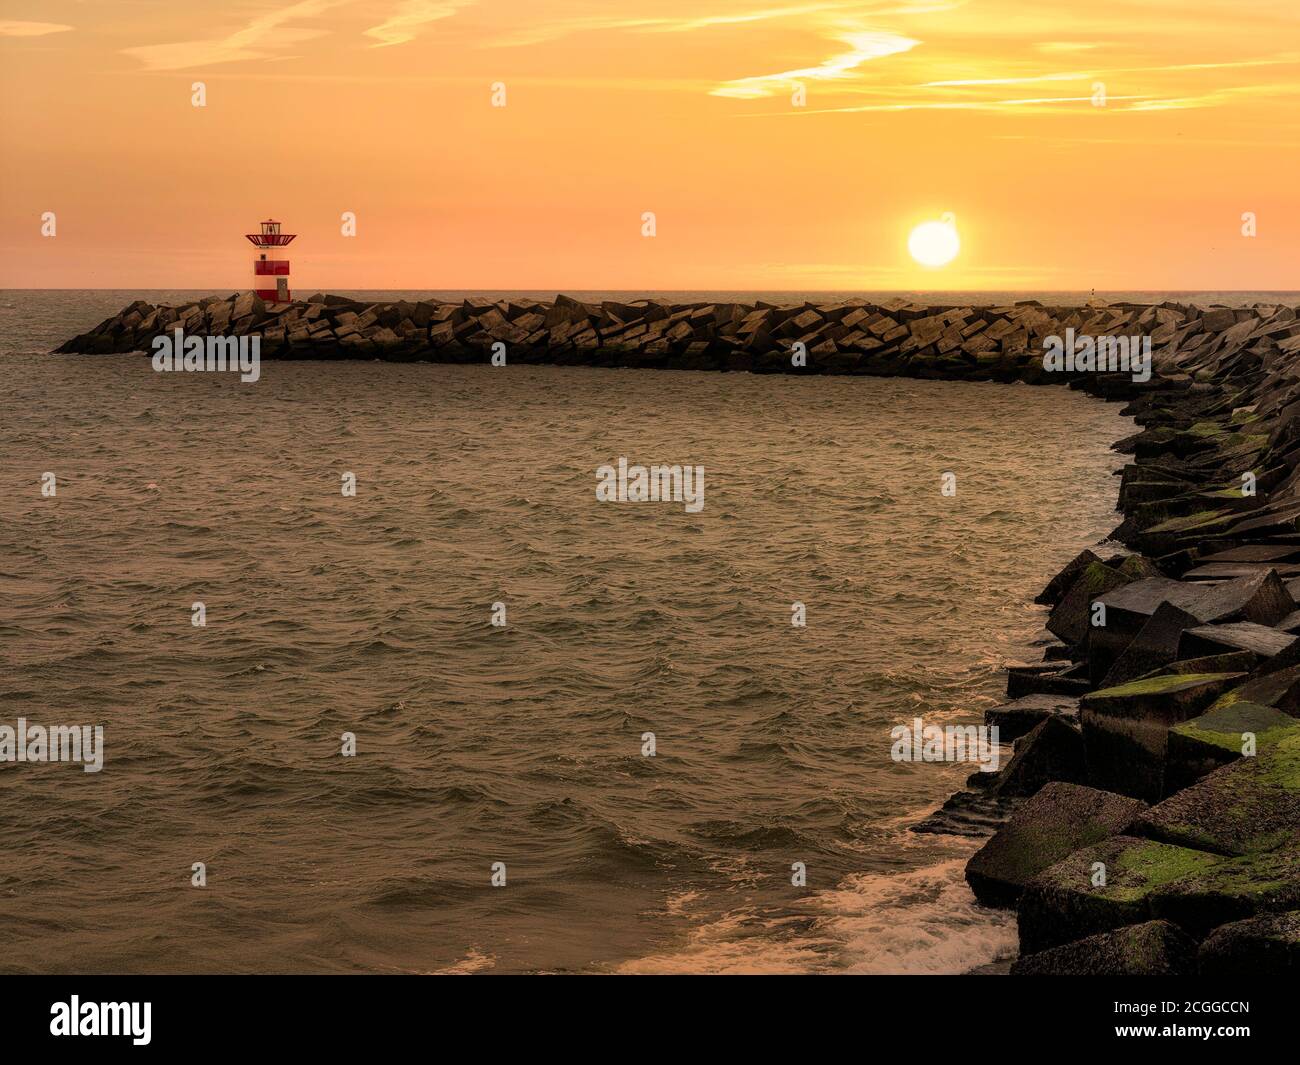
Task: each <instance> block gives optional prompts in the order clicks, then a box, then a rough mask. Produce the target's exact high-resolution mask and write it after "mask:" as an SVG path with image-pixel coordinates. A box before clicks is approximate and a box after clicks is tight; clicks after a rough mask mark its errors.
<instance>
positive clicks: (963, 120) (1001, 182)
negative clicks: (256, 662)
mask: <svg viewBox="0 0 1300 1065" xmlns="http://www.w3.org/2000/svg"><path fill="white" fill-rule="evenodd" d="M195 82H203V83H204V86H205V92H206V106H203V107H196V106H193V103H192V99H193V89H192V86H193V84H194V83H195ZM494 83H500V84H501V85H503V86H504V93H505V106H503V107H501V106H493V86H494ZM800 95H802V99H800V98H799V97H800ZM499 99H500V96H499V94H498V100H499ZM1099 102H1100V103H1101V104H1102V105H1101V106H1099ZM0 167H2V168H3V170H2V172H0V252H2V255H0V287H34V288H40V287H62V288H80V287H96V288H135V287H176V288H200V289H213V290H221V291H232V290H234V289H236V288H248V287H250V283H249V275H250V262H251V259H252V248H251V246H250V245H249V244H248V243H247V241H245V240H244V239H243V234H244V233H246V232H250V231H252V230H253V229H255V228H256V223H257V222H258V221H259V220H261V219H263V218H267V217H276V218H279V219H280V220H281V221H282V222H283V223H284V227H285V230H286V231H288V232H296V233H298V234H299V236H298V239H297V241H296V242H295V243H294V244H293V246H292V248H291V249H290V250H291V253H292V254H291V256H290V257H291V259H292V262H293V287H294V289H295V291H297V292H300V293H302V294H306V293H307V292H309V291H315V290H318V289H325V290H329V289H357V288H446V289H544V290H555V291H558V290H575V289H644V290H667V289H714V290H717V289H769V290H771V289H781V290H797V289H836V290H882V289H1035V290H1042V289H1047V290H1086V289H1089V288H1094V287H1095V288H1097V289H1101V290H1115V289H1157V290H1159V289H1164V290H1221V289H1222V290H1227V289H1244V290H1261V289H1273V290H1277V289H1300V255H1298V254H1297V250H1298V249H1300V195H1298V194H1297V189H1298V188H1300V0H966V2H962V0H951V2H946V0H933V2H931V0H915V2H909V0H894V2H891V0H884V2H880V3H850V2H819V0H588V2H580V0H297V2H291V0H240V2H236V3H222V2H219V0H211V2H208V0H202V2H201V0H93V2H92V0H0ZM346 211H351V212H355V215H356V235H355V236H354V237H348V236H344V235H343V234H342V232H341V227H342V221H341V216H342V214H343V212H346ZM647 211H651V212H654V215H655V228H656V235H655V236H653V237H645V236H643V235H642V228H643V227H642V216H643V213H644V212H647ZM45 212H54V215H55V224H56V227H57V228H56V235H55V236H54V237H45V236H42V233H41V229H42V215H43V214H44V213H45ZM945 212H951V213H952V214H953V215H954V216H955V218H956V225H957V228H958V231H959V233H960V236H961V242H962V248H961V254H960V255H959V256H958V258H957V259H956V260H955V261H954V262H952V263H951V264H949V265H948V266H946V267H942V268H938V269H934V268H924V267H921V266H919V265H917V264H916V263H914V262H913V261H912V259H911V257H910V256H909V255H908V251H907V237H908V234H909V232H910V231H911V229H912V228H913V227H914V226H916V225H917V224H918V223H921V222H924V221H928V220H933V219H937V218H939V217H940V216H941V215H942V214H944V213H945ZM1246 212H1252V213H1253V215H1254V217H1255V225H1256V235H1255V236H1254V237H1247V236H1244V235H1243V233H1242V229H1243V222H1242V216H1243V214H1244V213H1246Z"/></svg>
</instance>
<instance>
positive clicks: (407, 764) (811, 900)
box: [0, 290, 1277, 973]
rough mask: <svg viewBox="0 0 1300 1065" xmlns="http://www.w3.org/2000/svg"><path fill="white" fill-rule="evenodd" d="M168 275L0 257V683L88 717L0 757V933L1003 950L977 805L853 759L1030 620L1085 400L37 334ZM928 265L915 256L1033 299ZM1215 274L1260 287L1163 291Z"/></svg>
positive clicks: (628, 961)
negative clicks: (323, 355)
mask: <svg viewBox="0 0 1300 1065" xmlns="http://www.w3.org/2000/svg"><path fill="white" fill-rule="evenodd" d="M205 294H209V293H196V292H152V291H151V292H137V291H117V290H114V291H109V290H92V291H73V290H58V291H5V292H0V725H8V726H10V727H11V728H14V729H17V728H18V722H19V719H20V718H21V719H23V721H24V722H25V723H26V727H28V728H30V727H31V726H32V725H43V726H58V725H69V726H71V725H88V726H100V727H102V730H103V732H102V735H103V749H102V757H103V763H102V769H101V770H100V771H98V772H85V771H84V767H83V766H82V765H79V764H75V763H67V762H0V810H2V811H3V815H2V816H0V924H2V925H3V927H4V928H5V930H6V942H5V949H4V950H3V951H2V952H0V971H5V972H11V973H51V972H55V973H64V972H67V973H71V972H77V973H99V972H103V973H131V972H149V973H191V972H218V973H226V972H236V973H268V972H310V973H336V972H380V973H685V972H690V973H751V972H754V973H757V972H761V973H959V972H966V971H969V970H971V969H973V968H976V967H978V966H981V965H984V964H986V963H989V962H994V961H996V960H998V959H1005V958H1007V957H1009V956H1011V955H1012V954H1013V953H1014V950H1015V941H1016V937H1015V927H1014V917H1013V915H1011V914H1009V913H1008V912H1006V911H995V910H989V909H985V908H983V907H981V906H979V905H977V904H976V903H975V900H974V898H973V897H972V895H971V893H970V891H969V890H968V888H967V887H966V885H965V882H964V879H963V875H962V871H963V866H964V863H965V861H966V859H967V858H968V857H969V855H970V854H971V853H972V852H973V850H974V849H975V848H976V847H977V846H978V845H979V841H973V840H968V839H965V838H962V837H956V836H941V835H922V834H917V833H913V832H911V831H909V827H910V826H911V825H912V824H914V823H916V821H917V820H919V819H920V818H922V817H924V816H925V815H926V814H928V813H929V812H931V811H933V810H934V809H935V808H936V807H937V806H938V805H939V804H941V803H942V802H943V800H944V799H945V798H946V797H947V796H948V795H949V794H950V793H952V792H953V791H954V790H957V789H958V788H959V787H960V786H961V784H962V781H963V779H964V778H965V777H966V776H967V775H968V774H969V773H970V772H971V771H972V770H973V769H974V768H975V766H973V765H970V764H960V763H956V764H955V763H943V762H937V763H935V762H930V763H925V762H915V763H908V762H898V761H895V760H893V758H892V757H891V746H892V741H891V737H890V733H891V729H893V728H894V727H895V726H896V725H900V724H910V723H912V722H913V721H914V720H915V719H917V718H921V719H923V720H924V722H925V723H927V724H940V725H943V724H966V723H971V724H978V723H979V722H980V721H981V720H982V713H983V711H984V709H985V708H986V707H989V706H992V705H995V704H996V703H997V702H999V701H1000V698H1001V696H1002V694H1003V685H1004V683H1005V678H1004V676H1003V675H1002V672H1001V671H1002V669H1003V667H1004V666H1005V665H1007V664H1008V663H1012V662H1021V661H1036V660H1038V658H1039V657H1041V646H1042V644H1043V642H1044V640H1045V639H1046V637H1045V633H1044V631H1043V622H1044V618H1045V614H1044V610H1043V608H1041V607H1036V606H1034V605H1033V603H1032V598H1033V596H1034V595H1035V594H1036V593H1037V592H1038V591H1039V590H1040V589H1041V587H1042V586H1043V584H1044V583H1045V582H1046V581H1047V580H1048V578H1050V577H1051V576H1052V575H1053V573H1055V572H1056V571H1057V570H1058V569H1059V568H1060V567H1061V566H1062V565H1063V564H1064V563H1065V562H1067V561H1068V560H1069V559H1070V558H1071V557H1073V556H1074V555H1075V554H1076V553H1077V552H1078V551H1080V550H1081V549H1083V548H1084V547H1088V546H1091V545H1094V544H1096V543H1098V541H1100V540H1103V539H1104V538H1105V536H1106V535H1107V533H1108V531H1109V530H1110V529H1111V528H1113V526H1114V525H1115V524H1117V523H1118V520H1119V518H1118V515H1117V514H1116V513H1115V512H1114V504H1115V499H1116V489H1117V479H1116V478H1115V477H1114V476H1113V474H1114V473H1115V472H1116V471H1117V469H1118V468H1119V467H1120V465H1121V464H1122V459H1121V458H1120V456H1118V455H1116V454H1115V453H1114V452H1112V451H1111V450H1110V449H1109V445H1110V444H1111V443H1112V442H1113V441H1115V440H1117V439H1118V438H1120V437H1122V436H1124V435H1126V434H1128V433H1129V432H1132V431H1133V430H1132V425H1131V422H1130V421H1129V420H1128V419H1126V418H1124V417H1122V416H1121V414H1120V408H1119V406H1117V405H1113V404H1105V403H1102V402H1099V401H1097V400H1094V399H1090V398H1088V397H1085V396H1084V395H1082V394H1080V393H1076V392H1073V391H1071V390H1069V389H1065V388H1041V387H1030V386H1025V385H1000V384H979V383H964V382H943V381H912V380H899V379H875V378H855V377H797V376H759V375H750V374H738V373H730V374H720V373H696V372H674V371H655V370H634V369H590V368H580V367H554V366H522V365H521V366H507V367H492V366H487V365H483V366H478V365H470V366H451V365H437V364H424V363H411V364H397V363H383V362H367V361H335V362H311V361H306V362H299V361H293V362H276V361H269V360H268V361H265V362H264V363H263V364H262V372H261V377H260V379H259V380H258V381H257V382H255V383H241V382H240V380H239V377H238V375H236V374H219V373H211V374H207V373H189V374H166V373H155V372H154V371H153V370H152V368H151V364H150V360H149V359H148V358H144V357H142V356H139V355H114V356H73V355H51V354H49V352H50V350H51V349H52V348H54V347H55V346H57V345H58V344H60V343H61V342H62V341H64V340H66V339H68V338H69V337H71V336H73V335H75V334H77V333H80V332H84V331H86V330H88V329H90V328H91V327H93V326H94V325H95V324H97V323H98V322H99V321H100V320H102V319H103V318H105V317H107V316H109V315H111V314H113V313H115V312H116V311H117V310H119V309H120V308H121V307H122V306H124V305H125V304H127V303H129V302H130V301H132V300H134V299H146V300H150V301H151V302H170V303H179V302H184V301H186V300H188V299H192V298H196V297H198V296H201V295H205ZM220 294H221V295H225V294H226V293H220ZM573 294H574V295H577V296H579V297H583V298H593V297H595V298H599V297H602V296H603V297H606V298H612V299H629V298H632V295H633V294H628V293H573ZM360 295H362V297H363V298H374V299H381V298H395V297H398V296H403V297H406V298H413V297H421V296H422V297H424V298H457V299H459V298H464V297H469V298H484V297H486V298H494V297H505V298H509V297H514V298H519V297H521V296H526V295H531V294H524V293H409V292H404V293H363V294H360ZM552 295H553V294H552ZM639 295H644V294H639ZM650 295H664V296H665V297H666V298H671V299H676V300H680V301H686V300H689V299H695V298H698V299H719V298H741V299H745V300H750V301H752V300H755V299H766V300H768V301H769V302H791V301H793V302H802V301H803V300H805V299H808V300H812V301H831V300H837V299H846V298H853V297H852V294H846V293H831V294H828V293H799V294H789V293H745V294H734V293H733V294H727V293H699V294H690V293H672V294H650ZM962 295H963V294H937V295H935V296H932V297H924V298H927V299H929V300H930V301H931V302H935V303H947V302H1009V301H1013V300H1014V299H1025V298H1037V299H1039V300H1040V301H1042V302H1045V303H1054V302H1062V297H1061V296H1060V294H1039V295H1036V296H1035V295H1033V294H1029V295H1026V294H1023V293H1021V294H989V293H984V294H969V295H967V297H966V298H965V299H964V300H962V299H960V297H961V296H962ZM1108 295H1109V297H1110V298H1112V299H1118V298H1125V297H1126V296H1129V297H1132V298H1134V299H1140V298H1142V297H1145V298H1147V299H1148V300H1152V299H1154V300H1156V301H1159V300H1161V299H1175V300H1180V301H1183V300H1185V299H1186V297H1184V296H1180V295H1177V294H1163V293H1162V294H1108ZM1074 296H1075V297H1076V299H1077V302H1084V301H1086V300H1087V299H1088V298H1089V294H1086V293H1085V294H1081V295H1080V294H1074ZM1229 296H1231V294H1229ZM861 298H870V297H865V296H864V297H861ZM1256 299H1258V300H1260V301H1263V302H1277V300H1270V297H1269V295H1268V294H1258V295H1257V296H1251V297H1249V298H1247V297H1244V296H1243V295H1242V294H1236V297H1234V298H1224V299H1211V301H1212V302H1242V303H1245V302H1254V301H1255V300H1256ZM620 458H624V459H626V460H627V462H628V463H631V464H638V463H639V464H645V465H650V464H667V465H672V464H681V465H690V466H695V467H702V471H703V478H704V481H703V483H704V497H703V504H704V505H703V506H702V508H700V509H698V510H694V511H691V510H688V509H687V508H686V507H685V506H684V505H682V504H681V503H680V502H672V501H668V502H618V501H605V502H602V501H601V500H599V499H598V498H597V495H596V489H597V485H598V484H599V478H598V476H597V470H598V469H599V468H600V467H602V466H605V465H617V463H618V462H619V460H620ZM946 474H951V475H952V477H951V478H948V477H945V475H946ZM51 475H52V476H51ZM349 478H350V479H351V483H352V484H354V486H355V491H354V493H353V494H348V493H347V491H346V489H347V486H348V484H349ZM944 485H948V486H949V487H950V489H951V490H950V491H948V492H944V491H943V486H944ZM51 486H53V489H54V490H53V492H51V491H50V487H51ZM200 606H201V609H200ZM800 614H801V615H802V620H803V621H804V624H802V625H798V624H794V623H793V622H794V621H795V620H796V617H797V616H798V615H800ZM198 622H202V623H201V624H200V623H198ZM494 622H495V623H494ZM349 748H350V749H351V751H354V752H355V753H351V751H349Z"/></svg>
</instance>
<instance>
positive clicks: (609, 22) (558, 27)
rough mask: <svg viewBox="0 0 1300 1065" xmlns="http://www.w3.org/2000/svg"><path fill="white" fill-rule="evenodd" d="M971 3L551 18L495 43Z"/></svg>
mask: <svg viewBox="0 0 1300 1065" xmlns="http://www.w3.org/2000/svg"><path fill="white" fill-rule="evenodd" d="M964 3H965V0H916V2H914V3H906V2H904V3H884V4H875V5H871V4H863V3H861V2H855V0H840V2H827V0H820V2H810V3H801V4H787V5H784V6H781V7H762V8H756V9H754V10H752V11H737V12H732V13H730V14H726V15H697V16H686V15H682V16H676V17H672V16H649V15H647V16H644V17H628V16H616V15H589V16H584V17H582V18H572V19H556V18H548V19H546V20H545V21H544V22H540V23H538V24H537V25H535V26H520V27H516V28H514V29H511V30H510V31H509V32H507V33H506V34H504V35H503V36H501V37H498V38H496V39H495V40H493V41H491V42H490V43H491V44H493V45H495V46H497V47H502V48H511V47H520V46H523V45H529V44H544V43H546V42H548V41H555V40H559V39H561V38H563V37H570V36H573V35H574V34H578V33H596V32H602V31H604V32H609V31H618V30H623V31H628V32H634V33H690V32H692V31H695V30H708V29H725V28H727V27H734V26H746V25H753V24H757V23H763V22H776V21H782V20H797V21H795V23H794V25H793V26H792V27H791V28H792V29H799V30H808V29H809V28H812V29H814V30H819V29H821V28H823V27H825V26H826V25H828V23H829V21H830V20H831V19H832V18H833V17H834V16H835V15H836V14H837V13H845V14H848V13H852V15H853V16H854V17H855V19H857V20H859V24H860V20H861V19H864V18H868V17H870V18H885V17H890V16H907V15H929V14H933V13H936V12H940V11H953V10H955V9H956V8H959V7H961V6H962V5H963V4H964Z"/></svg>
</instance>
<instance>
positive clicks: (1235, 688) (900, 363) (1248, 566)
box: [59, 293, 1300, 976]
mask: <svg viewBox="0 0 1300 1065" xmlns="http://www.w3.org/2000/svg"><path fill="white" fill-rule="evenodd" d="M1297 310H1298V308H1296V307H1294V306H1284V305H1278V306H1256V307H1252V308H1245V309H1228V308H1211V309H1201V308H1196V307H1191V306H1185V305H1181V304H1177V303H1165V304H1160V305H1157V306H1138V305H1129V304H1123V305H1112V306H1106V307H1078V308H1070V307H1045V306H1042V305H1040V304H1037V303H1032V302H1025V303H1019V304H1015V305H1011V306H1001V307H943V308H935V307H921V306H918V305H914V304H910V303H907V302H905V301H902V300H895V301H887V302H884V303H881V304H864V303H844V304H839V305H835V306H811V305H802V306H796V307H773V306H767V305H764V304H735V303H723V304H689V305H671V304H662V303H655V302H651V301H633V302H629V303H615V302H610V301H606V302H603V303H600V304H586V303H580V302H578V301H576V300H572V299H567V298H565V297H559V298H557V299H556V300H555V301H553V302H549V303H530V302H519V303H497V304H479V303H475V302H473V301H465V302H458V303H427V302H416V303H412V302H392V303H374V304H367V303H356V302H353V301H349V300H344V299H341V298H339V297H332V296H320V297H313V298H312V299H311V300H309V301H307V302H304V303H293V304H287V305H277V306H268V305H266V304H263V303H261V301H259V300H258V299H257V298H256V297H255V296H253V295H252V294H251V293H245V294H243V295H239V296H235V297H232V298H230V299H226V300H222V299H219V298H212V299H207V300H202V301H200V302H198V303H194V304H189V305H186V306H184V307H153V306H151V305H149V304H145V303H134V304H132V305H130V306H129V307H127V308H125V309H124V310H123V311H122V312H121V313H120V314H118V315H115V316H114V317H112V318H110V319H108V320H107V321H105V322H104V323H102V324H101V325H100V326H98V327H96V328H95V329H93V330H91V331H90V332H89V333H87V334H85V335H84V336H81V337H77V338H76V339H74V340H72V341H69V342H68V343H67V344H65V345H63V346H62V347H61V348H60V349H59V350H60V351H61V352H91V353H94V352H129V351H143V352H148V351H149V350H150V346H151V342H152V339H153V338H154V337H155V336H156V335H158V334H161V333H163V332H165V331H169V330H172V329H175V328H177V327H180V328H182V329H183V330H184V331H185V333H187V334H196V335H204V334H208V335H213V334H216V335H224V336H231V335H239V336H244V335H260V336H261V337H262V338H263V339H262V353H263V355H264V356H265V357H271V358H274V357H289V358H336V357H342V358H347V357H364V358H368V359H373V358H393V359H400V360H419V359H425V360H433V361H451V362H485V363H486V362H490V361H491V360H492V358H493V356H494V355H499V354H500V353H501V352H504V353H505V357H506V359H507V360H508V364H510V363H514V362H554V363H562V364H574V365H595V366H644V367H659V368H677V369H694V370H752V371H756V372H782V373H813V374H816V373H841V374H842V373H849V374H883V375H905V376H915V377H936V378H947V379H965V380H998V381H1027V382H1032V383H1051V382H1054V381H1068V382H1069V383H1070V385H1071V386H1072V387H1076V388H1080V389H1084V390H1086V391H1088V392H1090V393H1093V394H1095V395H1098V396H1101V397H1103V398H1107V399H1116V400H1120V401H1123V402H1125V403H1126V407H1125V412H1126V413H1127V414H1129V415H1131V416H1132V417H1133V418H1134V419H1135V421H1136V422H1137V424H1138V426H1139V427H1140V428H1139V431H1138V432H1136V433H1135V434H1133V435H1132V436H1130V437H1128V438H1126V439H1124V440H1121V441H1119V442H1117V443H1116V444H1115V447H1116V449H1117V450H1118V451H1120V452H1121V453H1122V454H1125V455H1127V456H1130V458H1129V461H1128V462H1127V464H1126V465H1125V467H1124V469H1123V471H1122V474H1121V477H1120V483H1119V500H1118V509H1119V510H1120V512H1121V513H1122V515H1123V520H1122V522H1121V523H1120V524H1119V526H1118V528H1116V529H1115V531H1114V532H1113V533H1112V535H1111V540H1110V541H1108V542H1107V543H1106V544H1105V545H1102V546H1098V547H1097V549H1096V550H1095V551H1094V550H1089V551H1084V552H1083V553H1082V554H1080V555H1079V556H1078V557H1076V558H1074V559H1073V560H1071V561H1070V562H1069V563H1068V564H1067V565H1066V566H1065V568H1064V569H1062V570H1061V572H1060V573H1058V574H1057V575H1056V576H1055V577H1053V578H1052V579H1051V581H1050V582H1049V583H1048V584H1047V586H1046V587H1045V588H1044V590H1043V592H1042V594H1041V595H1040V596H1039V597H1038V602H1039V603H1041V604H1042V605H1043V606H1044V607H1045V608H1046V617H1045V624H1046V631H1047V634H1048V635H1047V636H1046V637H1045V639H1044V651H1043V660H1042V661H1041V662H1038V663H1034V664H1030V665H1024V666H1013V667H1010V669H1009V670H1008V673H1007V697H1008V701H1007V702H1006V703H1005V704H1004V705H1001V706H998V707H995V708H992V709H990V710H988V711H987V713H986V721H987V724H989V725H990V726H991V725H997V726H998V728H999V730H1000V734H1001V736H1002V738H1003V739H1004V740H1007V739H1014V740H1015V748H1014V751H1013V753H1012V755H1011V757H1010V758H1009V759H1005V760H1003V762H1002V765H1001V768H1000V769H998V770H997V771H996V772H980V773H976V774H974V775H973V776H972V777H971V778H970V780H969V781H968V782H967V785H966V787H965V788H964V789H963V790H962V791H960V792H958V793H957V794H955V795H954V796H952V798H950V799H949V800H948V801H947V802H946V803H945V804H944V806H943V807H942V808H941V809H940V810H939V811H937V812H936V813H935V814H934V815H933V816H931V817H930V818H928V819H926V820H925V821H924V822H922V823H920V824H918V825H916V826H914V827H915V830H917V831H932V832H944V833H960V834H965V835H970V836H973V837H977V838H983V839H984V841H985V842H984V843H983V846H982V847H981V849H980V850H979V851H978V852H977V853H976V854H975V855H974V857H972V859H971V860H970V862H969V864H968V866H967V870H966V876H967V880H968V882H969V883H970V885H971V888H972V890H973V891H974V893H975V895H976V897H977V898H978V899H979V900H980V901H981V902H983V903H985V904H986V905H990V906H998V907H1012V908H1015V910H1016V913H1017V921H1018V926H1019V933H1020V958H1019V959H1018V960H1017V961H1016V962H1015V963H1014V965H1013V966H1012V971H1013V972H1021V973H1026V974H1054V973H1061V974H1124V973H1135V974H1139V973H1140V974H1162V973H1170V974H1184V973H1200V974H1205V975H1218V976H1237V975H1244V974H1247V973H1248V974H1250V975H1252V976H1264V975H1293V974H1294V973H1295V972H1297V971H1300V317H1298V316H1297ZM1067 330H1069V331H1072V333H1069V334H1067ZM1067 336H1069V337H1070V340H1069V346H1070V348H1071V350H1072V351H1074V352H1076V358H1075V360H1074V365H1075V370H1074V371H1072V372H1070V371H1063V372H1053V371H1049V370H1046V369H1045V368H1044V362H1043V359H1044V354H1045V352H1046V351H1047V350H1048V349H1057V353H1058V354H1060V350H1059V349H1060V345H1057V344H1053V343H1051V340H1052V338H1063V337H1067ZM1080 337H1090V338H1105V337H1112V338H1113V337H1127V338H1134V337H1138V338H1142V344H1141V345H1140V346H1141V348H1142V349H1143V350H1144V351H1145V350H1149V351H1150V352H1151V370H1152V372H1151V374H1150V376H1149V379H1140V378H1141V377H1142V375H1135V374H1133V373H1124V372H1113V373H1112V372H1107V373H1101V372H1095V371H1096V369H1097V366H1096V362H1094V361H1092V360H1090V359H1089V358H1088V357H1087V356H1086V353H1085V355H1084V356H1083V357H1082V358H1080V357H1078V356H1077V353H1078V352H1079V350H1080V349H1079V348H1078V346H1077V341H1078V338H1080ZM1148 340H1149V349H1148V345H1147V341H1148ZM1129 349H1130V351H1131V350H1132V349H1133V345H1132V344H1130V345H1129ZM1111 350H1112V351H1113V350H1114V348H1113V346H1112V348H1111ZM1093 351H1094V353H1095V352H1096V351H1097V346H1095V345H1094V347H1093ZM801 353H802V356H803V361H802V364H801V362H800V359H799V356H800V355H801ZM1081 366H1082V367H1083V368H1082V369H1080V367H1081ZM253 387H256V386H253ZM1063 443H1072V442H1063ZM1044 473H1045V474H1046V475H1050V469H1047V470H1045V471H1044ZM886 749H887V741H884V740H882V754H883V753H884V752H885V751H886Z"/></svg>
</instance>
